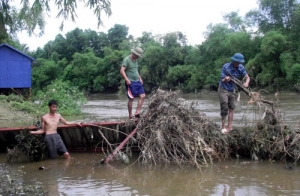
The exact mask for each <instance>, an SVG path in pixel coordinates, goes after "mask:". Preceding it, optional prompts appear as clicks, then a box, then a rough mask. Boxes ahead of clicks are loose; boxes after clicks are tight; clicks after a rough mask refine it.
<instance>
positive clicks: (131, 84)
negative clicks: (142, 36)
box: [120, 47, 146, 119]
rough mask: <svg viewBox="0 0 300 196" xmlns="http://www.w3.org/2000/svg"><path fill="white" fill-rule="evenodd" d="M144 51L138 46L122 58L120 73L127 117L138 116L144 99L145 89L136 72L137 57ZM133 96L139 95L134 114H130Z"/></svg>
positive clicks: (141, 55)
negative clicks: (123, 81)
mask: <svg viewBox="0 0 300 196" xmlns="http://www.w3.org/2000/svg"><path fill="white" fill-rule="evenodd" d="M143 53H144V51H143V50H142V49H141V48H140V47H136V48H135V49H132V50H131V54H130V55H129V56H127V57H125V58H124V60H123V62H122V65H121V69H120V73H121V75H122V76H123V78H124V79H125V86H126V91H127V97H128V113H129V119H131V118H133V117H135V118H139V117H140V111H141V108H142V105H143V103H144V100H145V96H146V95H145V90H144V87H143V80H142V78H141V76H140V74H139V72H138V62H137V59H138V58H140V57H143ZM135 97H139V100H138V104H137V108H136V111H135V113H134V115H132V103H133V100H134V98H135Z"/></svg>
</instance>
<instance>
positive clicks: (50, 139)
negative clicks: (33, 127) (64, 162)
mask: <svg viewBox="0 0 300 196" xmlns="http://www.w3.org/2000/svg"><path fill="white" fill-rule="evenodd" d="M57 105H58V104H57V101H55V100H51V101H49V103H48V106H49V113H47V114H45V115H44V116H43V117H42V127H41V129H39V130H37V131H30V134H33V135H37V134H44V133H45V143H46V146H47V149H48V151H49V156H50V158H56V156H57V153H58V155H60V156H61V155H64V157H65V158H66V159H70V158H71V157H70V154H69V153H68V151H67V148H66V146H65V144H64V143H63V141H62V139H61V137H60V135H59V134H58V133H57V126H58V123H59V122H61V123H63V124H65V125H72V124H77V125H78V126H81V123H75V122H68V121H66V120H65V119H64V118H63V117H62V116H61V115H60V114H57V113H56V110H57Z"/></svg>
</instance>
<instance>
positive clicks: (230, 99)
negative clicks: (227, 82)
mask: <svg viewBox="0 0 300 196" xmlns="http://www.w3.org/2000/svg"><path fill="white" fill-rule="evenodd" d="M218 94H219V100H220V107H221V116H227V115H228V111H229V109H235V104H234V101H235V93H234V91H227V90H225V89H224V88H222V87H221V86H219V89H218Z"/></svg>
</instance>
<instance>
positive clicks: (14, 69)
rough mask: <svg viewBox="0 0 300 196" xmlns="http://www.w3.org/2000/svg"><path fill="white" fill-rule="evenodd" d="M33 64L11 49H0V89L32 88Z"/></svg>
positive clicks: (3, 47) (26, 57)
mask: <svg viewBox="0 0 300 196" xmlns="http://www.w3.org/2000/svg"><path fill="white" fill-rule="evenodd" d="M31 62H32V60H31V59H30V58H28V56H26V55H23V54H22V53H20V52H18V51H16V50H14V49H12V48H10V47H7V46H2V47H0V88H31Z"/></svg>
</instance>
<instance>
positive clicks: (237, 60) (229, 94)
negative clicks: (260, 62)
mask: <svg viewBox="0 0 300 196" xmlns="http://www.w3.org/2000/svg"><path fill="white" fill-rule="evenodd" d="M231 60H232V62H230V63H226V64H224V65H223V67H222V71H221V78H220V82H219V89H218V94H219V99H220V107H221V117H222V130H221V131H222V133H224V134H226V133H229V132H230V131H231V130H232V120H233V113H234V109H235V91H234V88H235V83H234V82H233V81H232V79H233V78H237V79H240V78H246V81H245V83H244V84H243V86H244V87H245V88H247V87H248V86H249V82H250V77H249V76H248V74H247V72H246V69H245V67H244V66H243V65H242V64H241V63H244V62H245V60H244V56H243V55H242V54H241V53H236V54H234V55H233V57H231ZM227 115H228V125H227V126H226V117H227Z"/></svg>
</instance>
